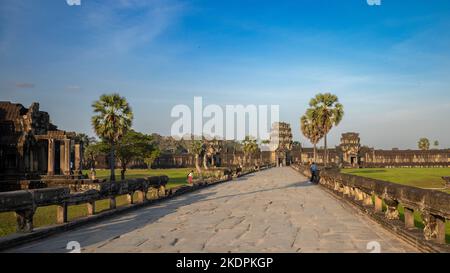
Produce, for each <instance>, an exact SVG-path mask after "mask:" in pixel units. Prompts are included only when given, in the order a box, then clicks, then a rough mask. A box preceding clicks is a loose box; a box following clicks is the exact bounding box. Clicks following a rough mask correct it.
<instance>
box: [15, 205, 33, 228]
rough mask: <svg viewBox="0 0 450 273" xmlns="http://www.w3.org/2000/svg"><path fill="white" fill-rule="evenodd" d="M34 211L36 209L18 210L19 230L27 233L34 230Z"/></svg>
mask: <svg viewBox="0 0 450 273" xmlns="http://www.w3.org/2000/svg"><path fill="white" fill-rule="evenodd" d="M34 213H35V210H34V209H29V210H18V211H16V218H17V232H20V233H26V232H32V231H33V216H34Z"/></svg>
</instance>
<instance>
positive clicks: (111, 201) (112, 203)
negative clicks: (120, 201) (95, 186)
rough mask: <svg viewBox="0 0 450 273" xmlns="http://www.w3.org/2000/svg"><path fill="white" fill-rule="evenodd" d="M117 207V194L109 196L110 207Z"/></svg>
mask: <svg viewBox="0 0 450 273" xmlns="http://www.w3.org/2000/svg"><path fill="white" fill-rule="evenodd" d="M116 207H117V205H116V197H115V196H111V197H110V198H109V209H115V208H116Z"/></svg>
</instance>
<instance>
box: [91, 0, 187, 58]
mask: <svg viewBox="0 0 450 273" xmlns="http://www.w3.org/2000/svg"><path fill="white" fill-rule="evenodd" d="M185 8H186V6H185V5H184V4H182V3H180V2H178V1H174V0H154V1H145V0H120V1H114V2H112V3H108V5H104V3H101V4H95V5H94V6H93V7H92V8H91V11H90V12H89V13H87V15H86V17H85V18H84V19H85V20H84V22H85V26H86V27H87V28H89V30H90V31H91V32H92V33H91V35H92V37H93V40H92V42H93V45H94V48H92V49H91V50H90V51H91V52H95V54H99V52H102V53H103V54H108V53H124V52H125V53H126V52H129V51H130V50H132V49H135V48H136V47H139V46H149V45H151V44H152V42H153V41H154V40H155V39H156V38H157V37H158V36H159V35H161V34H163V33H164V31H166V30H167V29H168V28H169V27H170V26H171V25H172V24H174V23H175V22H176V21H177V19H178V18H179V17H180V16H181V15H182V13H183V11H184V10H185ZM99 47H100V50H99Z"/></svg>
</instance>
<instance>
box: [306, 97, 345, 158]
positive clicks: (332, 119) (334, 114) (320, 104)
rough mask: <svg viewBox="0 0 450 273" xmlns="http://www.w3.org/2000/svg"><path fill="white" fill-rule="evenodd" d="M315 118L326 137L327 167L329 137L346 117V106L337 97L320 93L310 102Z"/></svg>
mask: <svg viewBox="0 0 450 273" xmlns="http://www.w3.org/2000/svg"><path fill="white" fill-rule="evenodd" d="M309 106H310V107H311V108H310V109H312V112H313V116H314V118H315V119H317V122H318V125H319V126H320V128H321V131H322V132H323V136H324V146H325V158H324V159H325V160H324V161H325V165H326V164H327V163H328V147H327V135H328V133H329V132H330V131H331V129H332V128H333V126H337V125H339V123H340V122H341V120H342V118H343V116H344V106H343V105H342V104H340V103H339V99H338V97H337V96H336V95H333V94H331V93H324V94H322V93H319V94H317V95H316V96H315V97H314V98H312V99H311V101H310V102H309Z"/></svg>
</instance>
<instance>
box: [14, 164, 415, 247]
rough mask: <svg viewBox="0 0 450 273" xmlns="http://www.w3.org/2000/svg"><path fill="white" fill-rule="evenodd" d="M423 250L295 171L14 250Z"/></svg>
mask: <svg viewBox="0 0 450 273" xmlns="http://www.w3.org/2000/svg"><path fill="white" fill-rule="evenodd" d="M69 241H77V242H79V243H80V245H81V247H82V252H363V253H364V252H369V250H368V249H367V244H368V243H369V242H371V241H376V242H379V243H380V246H381V251H382V252H417V249H415V248H413V247H412V246H410V245H409V244H407V243H405V242H404V241H402V240H401V239H398V238H396V237H395V236H394V235H393V234H391V233H390V232H388V231H386V230H385V229H383V228H382V227H381V226H380V225H378V224H377V223H375V222H374V221H372V220H370V219H369V218H368V217H366V216H364V215H363V214H362V213H360V212H359V211H358V210H357V209H355V208H353V207H350V206H348V205H346V204H345V203H343V202H340V201H339V200H337V199H335V198H334V197H332V196H330V195H329V194H328V193H327V192H325V191H324V190H323V189H322V188H320V186H317V185H314V184H311V183H309V182H307V179H306V178H305V177H303V176H301V175H300V174H298V173H297V172H295V171H294V170H292V169H291V168H289V167H284V168H274V169H270V170H266V171H262V172H259V173H255V174H252V175H249V176H246V177H243V178H240V179H239V180H237V181H233V182H230V183H224V184H220V185H217V186H213V187H209V188H205V189H202V190H200V191H197V192H193V193H189V194H186V195H182V196H179V197H176V198H174V199H170V200H167V201H165V202H162V203H159V204H158V205H155V206H149V207H144V208H142V209H139V210H136V211H134V212H131V213H128V214H125V215H120V216H117V217H115V218H110V219H108V220H105V221H102V222H98V223H95V224H91V225H88V226H85V227H81V228H78V229H76V230H73V231H68V232H65V233H62V234H58V235H55V236H53V237H49V238H47V239H44V240H41V241H37V242H33V243H30V244H29V245H26V246H22V247H19V248H16V249H12V250H10V252H67V250H66V245H67V243H68V242H69Z"/></svg>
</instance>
